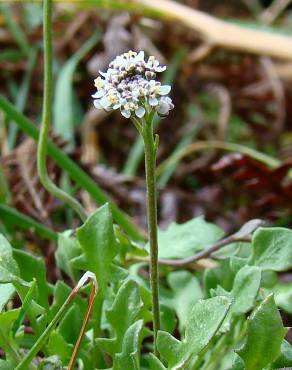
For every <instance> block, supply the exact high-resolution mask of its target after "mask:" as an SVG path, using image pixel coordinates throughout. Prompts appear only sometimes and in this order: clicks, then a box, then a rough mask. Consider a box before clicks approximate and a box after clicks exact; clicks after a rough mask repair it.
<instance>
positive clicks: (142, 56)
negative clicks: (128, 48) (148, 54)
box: [136, 50, 144, 62]
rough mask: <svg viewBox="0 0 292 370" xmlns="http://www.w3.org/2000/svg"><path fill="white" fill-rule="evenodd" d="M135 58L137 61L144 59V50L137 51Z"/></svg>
mask: <svg viewBox="0 0 292 370" xmlns="http://www.w3.org/2000/svg"><path fill="white" fill-rule="evenodd" d="M136 60H137V61H138V62H139V61H141V60H144V51H142V50H141V51H139V53H138V55H137V56H136Z"/></svg>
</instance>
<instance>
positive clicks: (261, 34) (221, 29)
mask: <svg viewBox="0 0 292 370" xmlns="http://www.w3.org/2000/svg"><path fill="white" fill-rule="evenodd" d="M120 3H121V4H126V3H128V4H130V5H133V11H134V12H139V13H140V12H141V11H148V13H153V14H154V15H155V14H156V15H157V16H158V17H160V18H164V19H167V20H173V21H178V22H180V23H182V24H184V25H185V26H187V27H189V28H191V29H192V30H195V31H197V32H199V33H200V34H201V35H202V37H203V38H204V39H206V40H207V41H209V42H210V43H212V44H214V45H217V46H222V47H224V48H227V49H233V50H239V51H244V52H249V53H254V54H257V55H267V56H271V57H275V58H281V59H289V60H292V38H291V37H289V36H285V35H280V34H274V33H270V32H266V31H262V30H255V29H251V28H247V27H243V26H239V25H236V24H231V23H229V22H226V21H223V20H220V19H217V18H215V17H213V16H210V15H208V14H205V13H203V12H201V11H198V10H195V9H192V8H190V7H188V6H185V5H182V4H179V3H178V2H175V1H172V0H155V1H154V0H131V1H129V0H127V1H125V0H120ZM135 5H137V8H136V7H135Z"/></svg>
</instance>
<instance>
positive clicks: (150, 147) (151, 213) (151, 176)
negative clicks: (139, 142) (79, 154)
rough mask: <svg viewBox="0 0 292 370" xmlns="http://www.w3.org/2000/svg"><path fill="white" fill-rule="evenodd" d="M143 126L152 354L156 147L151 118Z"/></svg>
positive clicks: (156, 304) (156, 320)
mask: <svg viewBox="0 0 292 370" xmlns="http://www.w3.org/2000/svg"><path fill="white" fill-rule="evenodd" d="M149 118H150V120H149V121H148V122H147V121H146V123H145V124H144V126H143V132H142V137H143V140H144V148H145V172H146V186H147V218H148V233H149V243H150V286H151V293H152V312H153V331H154V353H155V355H156V356H158V352H157V348H156V338H157V332H158V330H159V328H160V312H159V276H158V242H157V194H156V177H155V164H156V149H157V148H156V145H155V141H154V136H153V119H152V118H153V117H149Z"/></svg>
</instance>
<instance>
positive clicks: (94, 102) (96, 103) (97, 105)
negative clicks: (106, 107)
mask: <svg viewBox="0 0 292 370" xmlns="http://www.w3.org/2000/svg"><path fill="white" fill-rule="evenodd" d="M93 104H94V106H95V108H97V109H103V107H102V106H101V104H100V100H94V101H93Z"/></svg>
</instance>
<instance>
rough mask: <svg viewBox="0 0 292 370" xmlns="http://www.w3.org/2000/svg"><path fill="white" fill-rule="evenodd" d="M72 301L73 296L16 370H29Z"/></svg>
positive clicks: (67, 300)
mask: <svg viewBox="0 0 292 370" xmlns="http://www.w3.org/2000/svg"><path fill="white" fill-rule="evenodd" d="M71 300H72V296H71V294H70V295H69V297H68V298H67V299H66V301H65V302H64V304H63V306H62V307H61V308H60V310H59V311H58V312H57V314H56V316H55V317H54V318H53V320H52V321H51V322H50V324H49V325H48V326H47V328H46V330H45V331H44V332H43V334H42V335H41V336H40V337H39V338H38V340H37V341H36V342H35V344H34V345H33V346H32V347H31V349H30V350H29V352H28V353H27V354H26V356H25V357H24V358H23V359H22V361H21V362H20V363H19V365H18V366H17V367H16V368H15V370H26V369H28V366H29V364H30V363H31V362H32V360H33V359H34V357H35V356H36V354H37V353H38V352H39V350H40V349H41V348H42V347H43V345H44V344H45V342H46V341H47V339H48V337H49V334H50V332H51V331H52V330H53V329H54V327H55V326H56V325H57V323H58V322H59V321H60V320H61V319H62V317H63V316H64V314H65V312H66V310H67V309H68V306H69V304H70V302H71Z"/></svg>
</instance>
